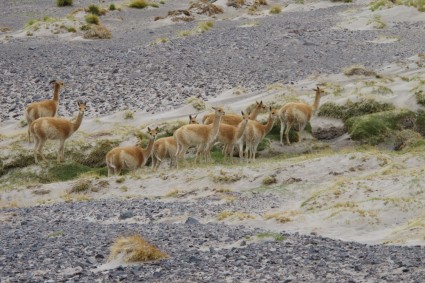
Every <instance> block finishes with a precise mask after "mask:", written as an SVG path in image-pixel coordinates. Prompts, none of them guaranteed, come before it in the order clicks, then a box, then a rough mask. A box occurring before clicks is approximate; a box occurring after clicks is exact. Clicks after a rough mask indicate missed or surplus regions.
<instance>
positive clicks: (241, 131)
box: [236, 120, 248, 140]
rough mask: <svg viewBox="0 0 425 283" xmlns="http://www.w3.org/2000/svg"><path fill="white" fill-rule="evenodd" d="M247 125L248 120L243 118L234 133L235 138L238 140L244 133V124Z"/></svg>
mask: <svg viewBox="0 0 425 283" xmlns="http://www.w3.org/2000/svg"><path fill="white" fill-rule="evenodd" d="M247 125H248V120H243V121H242V123H241V124H240V125H239V128H238V132H237V133H236V139H237V140H239V139H240V138H241V137H242V136H243V134H244V133H245V130H246V126H247Z"/></svg>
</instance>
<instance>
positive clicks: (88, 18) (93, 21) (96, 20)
mask: <svg viewBox="0 0 425 283" xmlns="http://www.w3.org/2000/svg"><path fill="white" fill-rule="evenodd" d="M85 20H86V22H87V23H88V24H92V25H98V24H99V22H100V21H99V17H98V16H96V15H94V14H88V15H86V16H85Z"/></svg>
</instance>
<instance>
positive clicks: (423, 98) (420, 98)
mask: <svg viewBox="0 0 425 283" xmlns="http://www.w3.org/2000/svg"><path fill="white" fill-rule="evenodd" d="M415 97H416V102H417V103H418V104H420V105H422V106H425V92H424V91H423V90H418V91H416V92H415Z"/></svg>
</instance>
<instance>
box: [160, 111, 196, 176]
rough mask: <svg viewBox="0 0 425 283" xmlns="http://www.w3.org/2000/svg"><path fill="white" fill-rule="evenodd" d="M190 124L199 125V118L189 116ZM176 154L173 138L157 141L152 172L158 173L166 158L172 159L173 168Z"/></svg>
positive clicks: (171, 165)
mask: <svg viewBox="0 0 425 283" xmlns="http://www.w3.org/2000/svg"><path fill="white" fill-rule="evenodd" d="M189 124H198V121H197V116H192V115H189ZM176 152H177V144H176V140H175V139H174V137H173V136H171V137H165V138H160V139H158V140H156V141H155V143H154V144H153V151H152V170H153V171H156V170H157V169H158V167H159V165H161V162H162V160H164V159H165V158H170V160H171V162H170V168H171V167H173V165H174V164H175V160H176Z"/></svg>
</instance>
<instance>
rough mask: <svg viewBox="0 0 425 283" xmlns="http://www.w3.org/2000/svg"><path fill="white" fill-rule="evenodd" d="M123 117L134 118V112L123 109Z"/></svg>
mask: <svg viewBox="0 0 425 283" xmlns="http://www.w3.org/2000/svg"><path fill="white" fill-rule="evenodd" d="M124 119H126V120H128V119H134V112H133V111H131V110H125V111H124Z"/></svg>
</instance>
